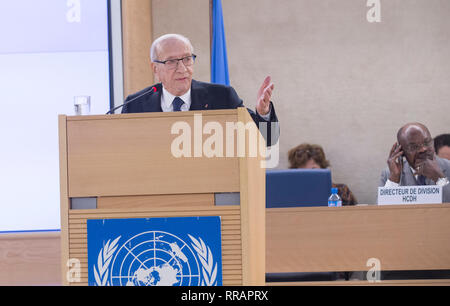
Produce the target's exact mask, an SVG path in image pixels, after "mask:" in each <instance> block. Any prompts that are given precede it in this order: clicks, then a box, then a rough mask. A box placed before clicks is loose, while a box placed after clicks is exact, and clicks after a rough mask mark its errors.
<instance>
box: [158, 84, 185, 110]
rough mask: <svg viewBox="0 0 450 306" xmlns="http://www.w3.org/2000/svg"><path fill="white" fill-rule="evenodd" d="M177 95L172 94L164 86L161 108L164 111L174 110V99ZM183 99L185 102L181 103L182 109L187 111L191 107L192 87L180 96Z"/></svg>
mask: <svg viewBox="0 0 450 306" xmlns="http://www.w3.org/2000/svg"><path fill="white" fill-rule="evenodd" d="M176 97H177V96H174V95H172V94H171V93H170V92H168V91H167V90H166V89H165V88H164V86H163V90H162V94H161V108H162V110H163V112H173V104H172V102H173V99H175V98H176ZM179 98H180V99H181V100H183V102H184V104H183V105H181V111H183V112H185V111H188V110H189V108H190V107H191V89H190V88H189V90H188V91H187V92H186V93H185V94H184V95H182V96H179Z"/></svg>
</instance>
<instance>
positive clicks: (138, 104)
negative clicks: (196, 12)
mask: <svg viewBox="0 0 450 306" xmlns="http://www.w3.org/2000/svg"><path fill="white" fill-rule="evenodd" d="M150 57H151V61H152V63H151V66H152V70H153V72H154V74H155V76H156V77H157V78H158V80H159V81H160V82H161V83H159V84H156V85H154V86H150V87H148V88H145V89H143V90H142V91H140V92H137V93H135V94H132V95H130V96H129V97H128V98H127V99H126V101H125V103H126V102H128V101H132V100H133V101H132V102H130V103H128V104H126V105H125V106H124V107H123V109H122V113H140V112H170V111H188V110H212V109H234V108H237V107H242V106H244V105H243V102H242V100H241V99H240V98H239V96H238V95H237V93H236V91H235V90H234V89H233V88H232V87H230V86H225V85H218V84H210V83H204V82H199V81H196V80H193V79H192V76H193V72H194V62H195V58H196V55H195V54H194V48H193V46H192V44H191V42H190V41H189V39H187V38H186V37H184V36H182V35H179V34H167V35H163V36H161V37H159V38H158V39H156V40H155V41H154V42H153V44H152V47H151V50H150ZM273 89H274V84H273V83H272V81H271V78H270V77H266V78H265V80H264V82H263V84H262V85H261V87H260V89H259V90H258V93H257V101H256V112H254V111H252V110H248V111H249V113H250V115H251V116H252V118H253V121H255V123H256V124H257V125H258V126H259V127H260V129H261V125H260V123H266V127H267V130H266V131H267V135H263V136H265V138H266V142H267V145H273V144H275V143H276V142H277V141H278V135H279V125H278V118H277V116H276V114H275V109H274V106H273V103H272V102H271V101H270V98H271V96H272V91H273ZM271 123H272V124H271ZM263 134H264V133H263Z"/></svg>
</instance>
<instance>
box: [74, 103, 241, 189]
mask: <svg viewBox="0 0 450 306" xmlns="http://www.w3.org/2000/svg"><path fill="white" fill-rule="evenodd" d="M183 113H184V114H175V115H174V114H173V113H171V114H170V113H152V114H149V113H147V114H142V115H140V116H127V114H124V115H112V116H109V117H108V118H106V119H105V118H104V117H102V116H83V118H80V117H67V131H68V132H67V139H68V145H67V158H68V176H69V177H70V180H69V197H89V196H123V195H151V194H182V193H194V192H195V193H211V192H238V191H239V163H238V159H237V158H227V157H223V158H217V157H214V158H207V157H205V156H204V155H203V157H194V143H193V144H192V146H191V153H192V155H191V156H192V157H190V158H176V157H174V155H173V154H172V152H171V145H172V142H173V141H174V140H175V139H176V138H177V137H179V136H180V135H179V134H171V127H172V126H173V124H176V123H177V122H186V123H187V124H189V125H190V126H191V127H192V128H191V131H192V139H194V137H195V136H194V134H195V133H194V129H195V128H196V127H195V126H194V118H195V114H197V115H202V117H201V118H202V119H201V122H202V123H203V125H205V124H207V123H208V122H211V120H213V121H216V122H219V123H220V124H222V125H223V127H224V130H225V122H226V121H230V122H235V121H237V117H236V115H235V113H236V112H235V111H232V110H230V111H210V112H183ZM186 113H188V114H186ZM101 118H103V120H102V119H101ZM201 128H202V127H200V129H201ZM200 131H201V130H200ZM200 137H201V136H200ZM205 138H206V136H205ZM118 144H120V145H118ZM200 147H202V145H200ZM217 173H220V174H221V175H217ZM235 178H237V179H235Z"/></svg>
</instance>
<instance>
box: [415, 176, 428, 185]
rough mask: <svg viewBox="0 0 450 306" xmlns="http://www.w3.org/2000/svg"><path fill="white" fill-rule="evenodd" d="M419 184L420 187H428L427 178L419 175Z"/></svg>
mask: <svg viewBox="0 0 450 306" xmlns="http://www.w3.org/2000/svg"><path fill="white" fill-rule="evenodd" d="M417 184H418V185H421V186H422V185H426V184H425V176H423V175H419V176H418V177H417Z"/></svg>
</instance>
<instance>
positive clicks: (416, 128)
mask: <svg viewBox="0 0 450 306" xmlns="http://www.w3.org/2000/svg"><path fill="white" fill-rule="evenodd" d="M414 133H422V134H423V135H427V136H429V137H430V138H431V134H430V131H429V130H428V128H427V127H426V126H425V125H423V124H422V123H419V122H412V123H407V124H405V125H404V126H402V127H401V128H400V129H399V130H398V132H397V141H398V143H399V144H401V143H402V142H405V141H407V139H408V136H409V135H411V134H414Z"/></svg>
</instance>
